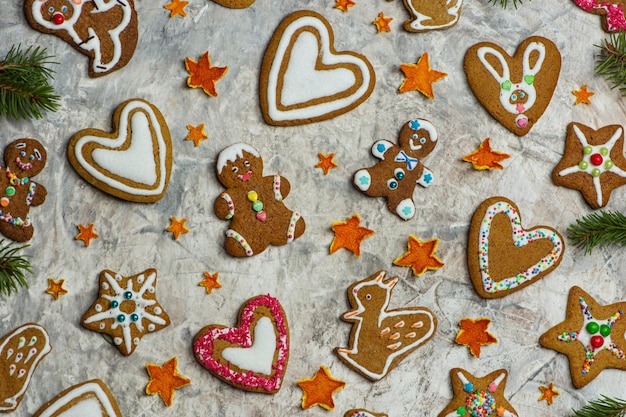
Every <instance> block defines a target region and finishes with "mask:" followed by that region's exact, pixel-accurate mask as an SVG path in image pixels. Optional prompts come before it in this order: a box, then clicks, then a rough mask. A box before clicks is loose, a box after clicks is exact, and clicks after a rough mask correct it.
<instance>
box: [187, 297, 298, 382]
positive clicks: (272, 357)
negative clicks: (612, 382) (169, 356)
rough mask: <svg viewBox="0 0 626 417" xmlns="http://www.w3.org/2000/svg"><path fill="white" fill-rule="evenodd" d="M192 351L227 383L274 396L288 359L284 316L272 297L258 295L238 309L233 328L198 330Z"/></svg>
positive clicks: (203, 363)
mask: <svg viewBox="0 0 626 417" xmlns="http://www.w3.org/2000/svg"><path fill="white" fill-rule="evenodd" d="M193 350H194V353H195V355H196V359H197V360H198V362H200V364H202V366H204V367H205V368H206V369H208V370H209V372H211V373H212V374H213V375H215V376H216V377H217V378H219V379H221V380H222V381H224V382H226V383H227V384H230V385H232V386H235V387H237V388H241V389H243V390H246V391H254V392H260V393H265V394H275V393H277V392H278V390H280V387H281V385H282V383H283V378H284V375H285V371H286V369H287V361H288V359H289V328H288V325H287V316H286V315H285V312H284V310H283V308H282V306H281V305H280V303H279V302H278V300H277V299H276V298H274V297H271V296H269V295H259V296H257V297H254V298H251V299H249V300H248V301H246V302H245V303H244V305H243V306H242V307H241V310H240V311H239V323H238V324H237V327H226V326H222V325H219V324H211V325H209V326H206V327H204V328H203V329H201V330H200V331H199V332H198V333H197V334H196V337H195V339H194V342H193Z"/></svg>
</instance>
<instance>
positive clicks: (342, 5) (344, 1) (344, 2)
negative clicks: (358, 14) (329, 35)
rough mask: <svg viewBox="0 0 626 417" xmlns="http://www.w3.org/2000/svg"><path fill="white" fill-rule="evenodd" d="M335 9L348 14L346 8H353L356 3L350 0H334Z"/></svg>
mask: <svg viewBox="0 0 626 417" xmlns="http://www.w3.org/2000/svg"><path fill="white" fill-rule="evenodd" d="M335 3H337V4H335V9H339V10H343V11H344V12H346V13H347V12H348V7H352V6H354V5H355V4H356V3H355V2H353V1H352V0H335Z"/></svg>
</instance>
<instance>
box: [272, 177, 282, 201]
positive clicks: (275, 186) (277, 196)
mask: <svg viewBox="0 0 626 417" xmlns="http://www.w3.org/2000/svg"><path fill="white" fill-rule="evenodd" d="M273 189H274V199H275V200H276V201H282V200H283V195H282V193H281V192H280V175H278V174H276V175H274V183H273Z"/></svg>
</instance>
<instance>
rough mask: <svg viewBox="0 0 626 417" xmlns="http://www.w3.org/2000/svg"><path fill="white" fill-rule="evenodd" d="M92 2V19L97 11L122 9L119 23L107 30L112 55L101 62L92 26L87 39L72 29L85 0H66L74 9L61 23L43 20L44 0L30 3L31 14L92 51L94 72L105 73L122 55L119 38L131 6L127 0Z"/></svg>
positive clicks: (127, 23)
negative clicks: (111, 45) (93, 9)
mask: <svg viewBox="0 0 626 417" xmlns="http://www.w3.org/2000/svg"><path fill="white" fill-rule="evenodd" d="M91 1H92V2H93V3H94V6H95V8H96V9H97V10H96V11H93V12H92V19H97V17H98V14H99V13H103V12H107V11H109V10H111V9H112V8H114V7H121V10H122V21H121V22H120V24H119V25H118V26H117V27H115V28H113V29H110V30H109V31H108V33H109V36H110V37H111V41H112V42H113V57H112V58H111V61H109V62H102V50H101V45H100V39H99V38H98V35H96V32H95V31H94V30H93V28H91V27H89V28H88V30H87V31H88V34H89V40H88V41H87V40H85V39H81V38H80V36H78V33H77V32H76V30H75V29H74V25H75V24H76V23H77V22H78V19H79V18H80V16H81V12H82V7H83V4H85V3H86V1H81V2H74V1H68V2H67V3H68V4H70V5H71V6H72V7H73V8H74V10H73V14H72V17H71V18H70V19H67V20H65V21H64V22H63V23H62V24H60V25H57V24H56V23H54V22H52V21H48V20H45V19H44V17H43V16H42V14H41V10H42V8H43V7H45V3H46V0H36V1H34V2H33V4H32V14H33V20H34V21H35V22H37V23H38V24H40V25H41V26H43V27H44V28H46V29H49V30H64V31H66V32H67V34H68V35H69V36H70V37H71V38H72V41H73V42H74V43H75V44H76V45H78V46H79V47H80V48H82V49H84V50H86V51H90V52H93V54H94V59H93V67H92V70H93V72H95V73H105V72H108V71H110V70H111V69H112V68H113V67H115V66H116V65H117V63H118V62H119V60H120V58H121V57H122V42H121V40H120V35H121V33H122V32H124V30H125V29H126V28H127V27H128V25H129V23H130V21H131V18H132V15H133V8H132V7H131V6H130V4H129V3H128V0H91Z"/></svg>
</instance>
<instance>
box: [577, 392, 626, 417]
mask: <svg viewBox="0 0 626 417" xmlns="http://www.w3.org/2000/svg"><path fill="white" fill-rule="evenodd" d="M572 412H573V413H574V414H572V415H571V416H570V417H626V401H624V400H621V399H615V398H609V397H605V396H604V395H603V396H602V397H601V398H598V399H596V400H593V401H590V402H589V403H588V404H587V405H585V406H584V407H583V408H581V409H580V410H572Z"/></svg>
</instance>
